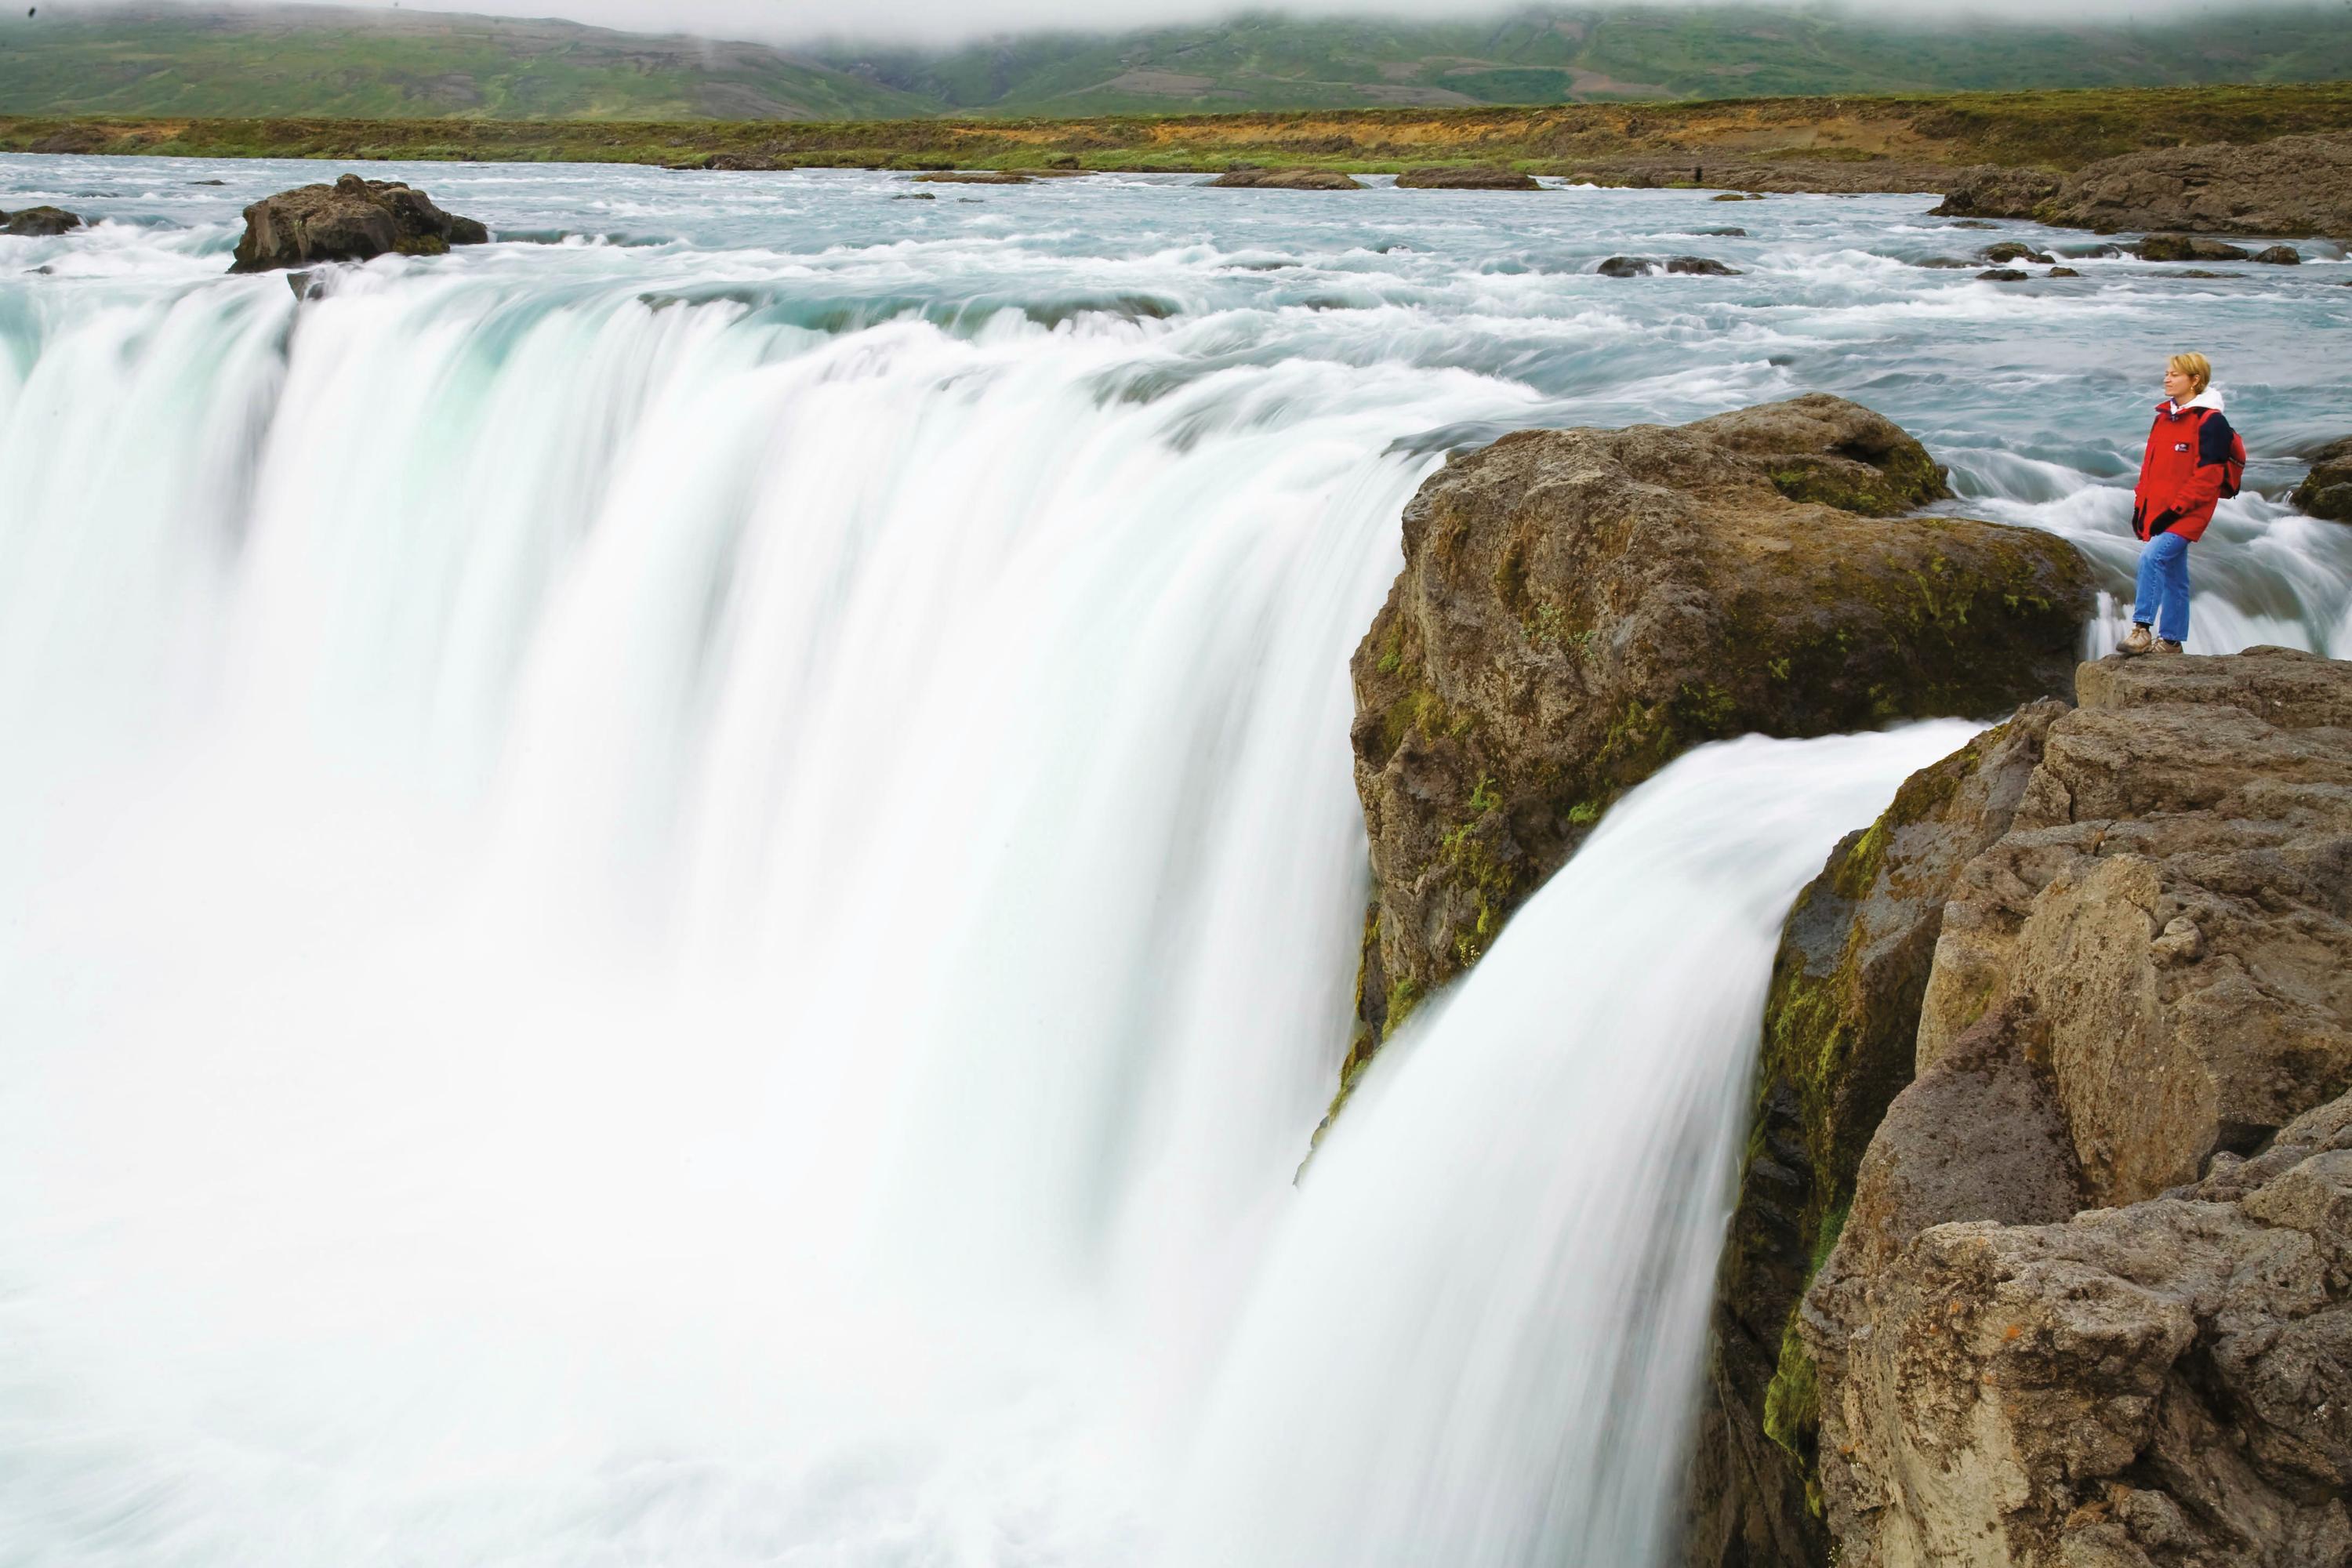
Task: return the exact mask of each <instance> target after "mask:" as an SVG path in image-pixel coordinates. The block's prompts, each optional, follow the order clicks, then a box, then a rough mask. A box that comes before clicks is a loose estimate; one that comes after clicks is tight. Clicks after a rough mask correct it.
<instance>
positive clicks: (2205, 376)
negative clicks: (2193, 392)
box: [2164, 353, 2213, 393]
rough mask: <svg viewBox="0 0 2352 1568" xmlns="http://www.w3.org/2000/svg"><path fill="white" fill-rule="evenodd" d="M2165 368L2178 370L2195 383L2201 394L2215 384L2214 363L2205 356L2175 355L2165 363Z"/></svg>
mask: <svg viewBox="0 0 2352 1568" xmlns="http://www.w3.org/2000/svg"><path fill="white" fill-rule="evenodd" d="M2164 368H2165V369H2167V370H2177V371H2179V373H2180V374H2183V375H2185V376H2187V377H2188V378H2189V380H2191V381H2193V382H2195V383H2196V384H2197V390H2198V391H2199V392H2200V393H2201V392H2203V391H2204V390H2205V389H2206V388H2207V387H2208V386H2210V385H2211V384H2213V362H2212V361H2211V360H2210V359H2207V358H2206V357H2205V356H2204V355H2203V354H2194V353H2191V354H2174V355H2173V356H2172V357H2171V358H2170V359H2168V360H2166V361H2165V362H2164Z"/></svg>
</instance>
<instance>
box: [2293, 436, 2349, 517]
mask: <svg viewBox="0 0 2352 1568" xmlns="http://www.w3.org/2000/svg"><path fill="white" fill-rule="evenodd" d="M2294 505H2295V510H2298V511H2305V512H2308V513H2310V514H2311V515H2312V516H2313V517H2325V518H2330V519H2333V520H2334V521H2337V522H2352V436H2347V437H2344V438H2343V439H2342V440H2339V441H2331V442H2329V443H2328V444H2327V445H2326V446H2325V447H2321V448H2320V449H2319V450H2318V451H2316V452H2315V453H2313V454H2312V458H2311V471H2310V472H2309V473H2307V474H2305V475H2304V476H2303V483H2301V484H2299V485H2297V486H2295V487H2294Z"/></svg>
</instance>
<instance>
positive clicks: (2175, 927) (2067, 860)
mask: <svg viewBox="0 0 2352 1568" xmlns="http://www.w3.org/2000/svg"><path fill="white" fill-rule="evenodd" d="M2076 688H2077V692H2078V695H2079V698H2080V705H2079V706H2078V707H2074V708H2072V709H2070V708H2068V707H2066V706H2065V705H2064V704H2062V703H2058V702H2041V703H2036V704H2032V705H2031V706H2029V707H2027V708H2026V709H2024V710H2021V711H2020V712H2019V713H2018V714H2017V715H2015V716H2014V717H2013V718H2012V719H2011V720H2010V721H2008V723H2006V724H2004V725H2002V726H2000V728H1998V729H1995V730H1993V731H1989V732H1988V733H1987V734H1985V735H1983V736H1980V737H1979V739H1978V740H1977V741H1976V742H1972V743H1971V745H1970V746H1969V747H1968V748H1965V749H1964V750H1963V751H1962V752H1959V753H1958V754H1956V755H1955V756H1954V757H1951V758H1948V759H1947V760H1946V761H1945V762H1943V763H1938V764H1937V765H1936V766H1934V767H1931V768H1929V769H1927V770H1925V771H1923V772H1922V773H1919V774H1917V775H1916V776H1915V777H1914V778H1913V779H1911V780H1910V781H1909V782H1908V783H1907V784H1905V786H1904V788H1903V790H1902V791H1901V793H1900V794H1898V795H1897V796H1896V799H1895V805H1893V807H1891V808H1890V810H1889V811H1888V812H1887V814H1886V815H1885V816H1883V817H1881V818H1880V819H1879V821H1878V822H1877V823H1875V824H1873V825H1872V826H1870V827H1869V828H1868V829H1866V830H1864V831H1863V832H1860V833H1857V834H1855V835H1853V836H1851V837H1849V838H1848V839H1847V840H1846V841H1845V842H1844V843H1843V844H1841V845H1840V846H1839V847H1838V848H1837V850H1836V851H1835V852H1834V853H1833V854H1832V856H1831V858H1830V861H1829V864H1828V865H1827V866H1826V867H1825V868H1824V869H1823V872H1822V878H1821V879H1820V880H1818V881H1816V882H1815V883H1814V884H1813V885H1812V886H1811V888H1808V889H1806V890H1805V892H1804V893H1803V894H1802V895H1801V897H1800V898H1799V900H1798V901H1797V904H1796V906H1795V908H1794V909H1793V910H1792V911H1791V913H1790V918H1789V922H1788V925H1787V927H1786V928H1785V931H1784V933H1783V938H1782V943H1781V949H1780V956H1779V959H1778V961H1777V963H1776V967H1775V972H1774V975H1773V984H1772V991H1771V994H1770V998H1769V1002H1768V1005H1767V1010H1766V1016H1765V1029H1764V1034H1765V1040H1764V1054H1763V1064H1764V1065H1763V1070H1762V1072H1761V1074H1760V1075H1759V1077H1760V1081H1759V1103H1758V1107H1757V1115H1756V1121H1755V1131H1754V1132H1753V1134H1752V1136H1751V1139H1750V1142H1749V1147H1748V1171H1747V1177H1746V1180H1745V1182H1744V1184H1743V1187H1742V1191H1741V1195H1740V1201H1739V1205H1738V1211H1737V1213H1736V1214H1735V1216H1734V1220H1733V1225H1732V1228H1731V1233H1730V1238H1729V1245H1728V1247H1727V1254H1726V1257H1725V1260H1724V1266H1723V1269H1722V1271H1721V1274H1720V1276H1719V1278H1718V1287H1717V1289H1718V1294H1717V1312H1716V1319H1715V1322H1714V1325H1713V1327H1714V1338H1715V1342H1714V1343H1713V1344H1712V1345H1711V1346H1710V1363H1709V1368H1708V1371H1709V1378H1710V1399H1709V1406H1708V1411H1707V1418H1706V1426H1705V1427H1704V1428H1703V1431H1702V1442H1701V1447H1700V1454H1699V1462H1698V1466H1697V1471H1696V1488H1695V1492H1694V1504H1695V1507H1694V1514H1693V1519H1692V1521H1691V1526H1690V1530H1689V1533H1688V1538H1687V1550H1686V1552H1685V1559H1686V1561H1689V1562H1692V1563H1709V1564H1717V1565H1728V1564H1734V1563H1737V1564H1741V1565H1745V1568H1757V1565H1759V1564H1764V1563H1786V1564H1796V1563H1813V1564H1817V1563H1826V1562H1835V1563H1839V1564H1841V1565H1842V1568H1915V1565H1916V1568H1927V1565H1929V1564H1941V1563H1970V1564H1979V1565H1982V1568H2287V1565H2289V1564H2294V1565H2297V1568H2346V1565H2347V1564H2352V1515H2347V1506H2346V1500H2347V1486H2352V664H2347V663H2345V662H2341V661H2336V660H2330V659H2326V658H2320V657H2318V656H2316V655H2314V654H2307V653H2298V652H2294V651H2291V650H2288V649H2284V648H2254V649H2250V650H2248V651H2247V652H2246V653H2244V654H2241V655H2236V656H2231V657H2229V658H2178V657H2176V658H2148V659H2142V660H2137V661H2126V660H2121V659H2116V658H2109V659H2106V660H2103V661H2100V662H2099V663H2096V664H2092V665H2086V666H2084V667H2083V668H2082V670H2081V671H2080V672H2079V675H2078V678H2077V681H2076ZM1791 1302H1794V1303H1796V1306H1795V1310H1793V1311H1792V1312H1790V1313H1789V1315H1788V1319H1787V1321H1786V1322H1785V1323H1782V1324H1776V1323H1775V1321H1773V1320H1774V1315H1775V1314H1776V1313H1778V1312H1780V1311H1782V1310H1784V1309H1785V1308H1786V1307H1787V1305H1788V1304H1789V1303H1791ZM1776 1329H1777V1332H1778V1343H1777V1345H1776V1344H1774V1343H1773V1342H1772V1341H1773V1338H1774V1335H1775V1331H1776ZM1766 1363H1769V1367H1770V1373H1769V1382H1767V1383H1765V1384H1763V1388H1762V1394H1761V1398H1760V1399H1759V1397H1758V1386H1759V1378H1761V1377H1762V1376H1763V1369H1764V1366H1765V1365H1766Z"/></svg>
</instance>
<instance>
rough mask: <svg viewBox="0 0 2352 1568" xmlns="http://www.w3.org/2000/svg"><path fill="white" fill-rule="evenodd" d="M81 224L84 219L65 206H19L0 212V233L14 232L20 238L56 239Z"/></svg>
mask: <svg viewBox="0 0 2352 1568" xmlns="http://www.w3.org/2000/svg"><path fill="white" fill-rule="evenodd" d="M81 226H82V220H81V219H80V218H79V216H75V215H74V214H72V213H69V212H68V211H66V209H65V208H63V207H19V208H18V209H17V210H16V211H15V212H12V213H0V234H13V235H15V236H16V237H18V238H20V239H54V238H55V237H58V235H61V234H64V233H66V232H68V230H71V229H77V228H79V227H81Z"/></svg>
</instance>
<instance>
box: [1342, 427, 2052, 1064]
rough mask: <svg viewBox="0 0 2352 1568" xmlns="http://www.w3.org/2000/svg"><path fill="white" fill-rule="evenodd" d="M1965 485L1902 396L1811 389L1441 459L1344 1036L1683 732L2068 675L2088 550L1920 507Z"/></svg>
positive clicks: (1370, 639)
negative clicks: (1692, 420) (1904, 422)
mask: <svg viewBox="0 0 2352 1568" xmlns="http://www.w3.org/2000/svg"><path fill="white" fill-rule="evenodd" d="M1948 493H1949V492H1948V490H1947V489H1946V488H1945V485H1944V475H1943V470H1942V469H1941V468H1938V467H1937V464H1936V462H1935V461H1934V460H1933V459H1932V458H1929V457H1928V455H1927V451H1926V450H1925V449H1924V448H1923V447H1920V445H1919V444H1918V443H1917V442H1916V441H1914V440H1912V439H1911V438H1910V437H1908V436H1906V435H1905V434H1904V433H1903V431H1902V430H1901V429H1900V428H1898V427H1897V426H1895V425H1894V424H1893V423H1892V422H1890V421H1888V420H1886V419H1885V418H1882V417H1880V416H1878V415H1875V414H1874V413H1872V412H1871V411H1870V410H1868V409H1866V408H1863V407H1861V406H1859V405H1855V404H1852V403H1848V402H1846V401H1844V400H1843V399H1842V398H1836V397H1831V396H1827V395H1818V394H1816V395H1809V396H1805V397H1800V398H1797V399H1794V400H1792V401H1790V402H1787V403H1778V404H1770V405H1763V406H1760V407H1756V408H1748V409H1744V410H1741V411H1739V412H1737V413H1732V414H1724V415H1718V416H1716V417H1714V418H1711V419H1703V420H1700V421H1699V422H1697V423H1696V424H1693V425H1686V426H1680V427H1678V428H1670V427H1665V426H1654V425H1643V426H1633V427H1632V428H1630V429H1624V430H1597V429H1576V430H1528V431H1522V432H1520V433H1518V434H1516V435H1512V436H1507V437H1504V438H1503V439H1502V440H1500V441H1497V442H1496V443H1495V444H1494V445H1492V446H1490V447H1485V448H1483V449H1482V450H1479V451H1476V452H1473V453H1469V454H1467V455H1464V456H1457V457H1456V458H1454V459H1453V460H1452V461H1450V462H1449V463H1448V464H1447V465H1446V467H1445V468H1444V469H1442V470H1441V471H1440V472H1438V473H1437V474H1435V475H1434V476H1433V477H1432V478H1431V479H1429V481H1428V482H1427V483H1426V484H1424V485H1423V487H1422V489H1421V492H1420V493H1419V494H1418V495H1417V496H1415V497H1414V499H1413V500H1412V503H1411V504H1410V505H1409V506H1408V507H1407V508H1406V509H1405V513H1404V552H1405V566H1404V570H1403V572H1402V574H1400V575H1399V577H1398V578H1397V581H1396V584H1395V586H1394V587H1393V588H1392V589H1391V592H1390V595H1389V600H1388V603H1387V605H1385V606H1384V607H1383V608H1382V609H1381V613H1380V615H1379V616H1378V617H1377V618H1376V619H1375V620H1374V622H1373V623H1372V626H1371V629H1370V631H1369V632H1368V633H1367V634H1366V636H1365V637H1364V640H1363V642H1362V644H1361V646H1360V647H1358V649H1357V650H1356V655H1355V658H1354V661H1353V664H1352V667H1351V668H1352V671H1353V676H1354V682H1355V689H1356V719H1355V723H1354V726H1353V729H1352V731H1351V735H1350V739H1351V742H1352V743H1353V745H1354V748H1355V753H1356V786H1357V793H1358V795H1360V797H1361V799H1362V802H1363V806H1364V818H1365V823H1366V826H1367V827H1368V828H1369V830H1370V839H1371V854H1372V866H1373V874H1374V881H1375V884H1376V893H1375V900H1374V904H1373V907H1372V909H1371V910H1370V918H1369V919H1368V921H1367V922H1366V928H1365V941H1364V946H1363V960H1362V970H1361V977H1360V999H1359V1000H1360V1005H1359V1014H1360V1020H1361V1023H1362V1025H1363V1032H1362V1034H1361V1036H1360V1038H1359V1041H1358V1049H1357V1051H1356V1052H1355V1053H1354V1055H1353V1056H1352V1057H1351V1063H1353V1064H1360V1062H1361V1061H1362V1060H1365V1059H1369V1056H1370V1051H1371V1050H1372V1049H1373V1048H1374V1047H1375V1046H1376V1044H1377V1041H1378V1039H1379V1037H1380V1036H1381V1033H1382V1032H1383V1031H1384V1030H1386V1029H1388V1028H1390V1027H1391V1026H1393V1024H1394V1022H1395V1021H1396V1019H1397V1018H1398V1017H1399V1016H1402V1013H1404V1012H1405V1011H1407V1010H1409V1009H1410V1008H1411V1007H1412V1005H1414V1003H1415V1002H1417V1001H1418V1000H1419V999H1420V998H1421V997H1423V996H1426V995H1428V994H1430V993H1431V992H1432V991H1433V989H1434V988H1435V987H1436V986H1438V985H1439V984H1443V983H1444V981H1446V980H1447V979H1449V978H1451V977H1452V976H1453V975H1454V974H1455V973H1459V972H1460V971H1461V970H1463V969H1465V968H1466V967H1468V966H1469V965H1470V964H1471V963H1473V962H1475V960H1476V958H1477V957H1478V955H1479V954H1480V953H1481V952H1483V951H1485V949H1486V945H1487V944H1488V943H1489V942H1492V941H1493V940H1494V938H1495V935H1496V932H1497V931H1499V930H1500V929H1501V927H1502V924H1503V922H1504V921H1506V920H1507V919H1508V917H1509V915H1510V913H1511V911H1512V910H1515V909H1517V906H1518V904H1519V903H1520V901H1521V900H1524V899H1525V898H1526V897H1527V896H1528V894H1529V893H1531V892H1532V891H1533V890H1534V889H1535V888H1536V886H1537V885H1538V883H1540V882H1541V881H1542V880H1543V879H1544V878H1545V877H1547V876H1549V874H1550V873H1551V872H1552V871H1554V870H1555V869H1557V868H1559V865H1560V863H1561V862H1562V861H1563V860H1565V859H1566V858H1568V854H1569V852H1570V850H1571V849H1572V848H1573V847H1575V846H1576V845H1577V844H1578V843H1579V842H1580V841H1581V840H1582V839H1583V837H1584V836H1585V835H1586V834H1587V833H1588V832H1590V831H1591V827H1592V826H1593V824H1594V823H1595V822H1596V821H1597V820H1599V818H1600V816H1601V813H1602V811H1603V810H1605V809H1606V808H1607V806H1608V805H1609V803H1610V802H1611V801H1612V800H1614V799H1615V798H1616V797H1617V796H1618V795H1622V793H1623V792H1624V791H1625V790H1627V789H1629V788H1631V787H1632V786H1633V784H1638V783H1639V782H1641V781H1642V780H1643V779H1644V778H1646V777H1648V776H1649V775H1650V774H1651V773H1654V772H1655V771H1656V770H1657V769H1658V768H1659V767H1661V766H1663V765H1664V763H1667V762H1668V761H1671V760H1672V759H1673V758H1674V757H1675V756H1676V755H1678V754H1680V753H1681V752H1684V751H1685V750H1687V749H1688V748H1690V747H1691V746H1694V745H1696V744H1699V743H1700V742H1705V741H1710V740H1715V739H1717V738H1720V737H1724V736H1729V735H1738V734H1743V733H1747V732H1748V731H1762V732H1764V733H1767V734H1774V735H1817V734H1825V733H1830V732H1833V731H1844V730H1853V729H1859V728H1867V727H1869V726H1872V725H1876V724H1883V723H1887V722H1890V721H1894V720H1896V719H1899V718H1916V717H1925V716H1927V715H1934V714H1983V715H1987V716H1990V715H1992V714H1996V713H2000V712H2003V711H2005V710H2009V709H2011V708H2013V707H2014V706H2016V704H2017V703H2019V702H2020V701H2022V700H2028V699H2031V698H2032V697H2036V696H2040V695H2043V694H2045V693H2050V692H2064V691H2067V690H2069V689H2071V686H2072V679H2073V672H2074V654H2075V648H2076V642H2077V638H2078V637H2079V635H2080V634H2079V628H2080V626H2081V623H2082V618H2083V616H2084V615H2085V614H2086V613H2087V611H2088V607H2089V605H2090V595H2091V585H2090V578H2089V574H2088V570H2087V568H2086V566H2085V565H2084V562H2083V560H2082V558H2081V557H2080V556H2079V555H2078V554H2077V553H2076V552H2075V551H2074V547H2073V546H2072V545H2070V544H2067V543H2066V542H2063V540H2060V539H2058V538H2057V537H2055V536H2054V535H2052V534H2049V533H2044V532H2041V531H2035V530H2032V529H2022V528H2012V527H2007V526H2003V525H2000V524H1997V523H1990V522H1977V521H1969V520H1966V519H1961V518H1948V517H1934V518H1907V517H1906V515H1905V514H1906V513H1909V512H1912V511H1915V510H1916V509H1918V508H1920V507H1922V506H1924V505H1926V504H1927V502H1929V501H1931V500H1941V499H1943V498H1944V497H1946V496H1947V495H1948Z"/></svg>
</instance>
